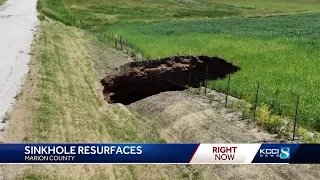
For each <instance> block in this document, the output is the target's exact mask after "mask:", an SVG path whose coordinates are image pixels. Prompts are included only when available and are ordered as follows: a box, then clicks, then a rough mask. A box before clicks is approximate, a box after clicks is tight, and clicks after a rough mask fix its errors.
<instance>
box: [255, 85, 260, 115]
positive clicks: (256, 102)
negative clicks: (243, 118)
mask: <svg viewBox="0 0 320 180" xmlns="http://www.w3.org/2000/svg"><path fill="white" fill-rule="evenodd" d="M259 89H260V84H259V81H257V91H256V98H255V103H254V111H253V119H256V112H257V107H258V97H259Z"/></svg>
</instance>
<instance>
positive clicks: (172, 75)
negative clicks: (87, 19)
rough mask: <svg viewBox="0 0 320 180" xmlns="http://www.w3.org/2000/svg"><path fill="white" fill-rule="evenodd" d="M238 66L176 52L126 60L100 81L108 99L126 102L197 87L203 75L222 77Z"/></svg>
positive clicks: (113, 101)
mask: <svg viewBox="0 0 320 180" xmlns="http://www.w3.org/2000/svg"><path fill="white" fill-rule="evenodd" d="M239 69H240V68H239V67H237V66H234V65H232V64H231V63H228V62H227V61H225V60H223V59H221V58H217V57H208V56H175V57H168V58H163V59H157V60H147V61H139V62H130V63H127V64H125V65H123V66H120V67H118V68H115V69H113V70H112V71H111V72H110V73H108V75H107V76H106V77H104V78H103V79H102V80H101V81H100V82H101V84H102V85H103V87H104V88H103V94H104V96H105V99H106V100H107V101H108V102H109V103H122V104H124V105H128V104H131V103H133V102H136V101H139V100H141V99H143V98H146V97H148V96H152V95H155V94H159V93H161V92H164V91H175V90H184V89H186V88H187V87H195V88H197V87H200V86H201V85H202V84H204V82H205V80H206V79H207V80H215V79H218V78H225V77H226V76H227V75H228V74H232V73H234V72H236V71H238V70H239Z"/></svg>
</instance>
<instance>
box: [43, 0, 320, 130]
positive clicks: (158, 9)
mask: <svg viewBox="0 0 320 180" xmlns="http://www.w3.org/2000/svg"><path fill="white" fill-rule="evenodd" d="M40 6H42V7H41V10H42V12H44V13H45V14H46V15H48V16H49V17H53V18H55V19H58V20H61V21H62V22H64V23H66V24H73V23H72V22H75V20H74V19H76V20H83V21H84V23H85V24H90V25H97V26H98V28H100V29H102V30H104V31H106V32H113V33H117V34H121V35H123V36H124V37H125V38H127V39H128V40H129V41H130V42H131V43H133V44H134V45H135V46H136V47H137V48H138V49H140V50H142V51H143V52H144V54H145V55H146V56H149V57H151V58H157V57H166V56H172V55H177V54H179V55H209V56H218V57H221V58H224V59H226V60H227V61H229V62H231V63H233V64H235V65H238V66H240V67H241V71H239V72H237V73H236V74H234V75H233V76H232V78H231V89H230V91H231V94H232V95H233V96H236V97H241V98H244V99H246V100H248V101H251V102H252V101H253V100H254V93H255V91H256V86H257V82H259V83H260V86H261V89H260V93H259V102H260V103H261V104H262V103H265V104H267V105H268V106H269V107H270V108H271V109H272V111H273V112H274V113H275V114H280V115H289V116H292V115H293V114H294V110H295V108H294V106H295V101H296V98H297V96H298V95H299V96H300V109H299V124H301V125H303V126H304V127H307V128H311V129H317V130H320V96H319V95H320V93H319V92H320V91H319V89H320V76H319V72H320V59H319V57H320V48H319V46H320V45H319V35H320V34H319V31H318V30H319V27H320V14H318V13H317V12H318V10H319V8H320V1H316V0H294V1H286V0H278V1H275V0H245V1H241V2H240V1H237V0H226V1H222V0H213V1H209V0H176V1H174V0H159V1H157V0H132V1H124V0H118V1H114V0H108V1H107V0H100V1H98V0H90V1H89V0H86V1H85V0H42V1H41V3H40ZM302 12H303V13H302ZM306 12H307V13H306ZM280 14H281V15H280ZM284 14H290V15H284ZM70 16H72V18H73V19H70ZM259 16H263V17H259ZM225 86H226V80H219V81H217V82H210V87H212V88H216V89H219V90H220V91H224V89H225Z"/></svg>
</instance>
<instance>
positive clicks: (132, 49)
mask: <svg viewBox="0 0 320 180" xmlns="http://www.w3.org/2000/svg"><path fill="white" fill-rule="evenodd" d="M72 20H73V21H75V20H74V19H72ZM79 22H80V23H77V26H78V27H80V28H82V29H84V30H86V31H88V32H89V33H91V34H92V35H94V36H95V37H96V38H97V39H98V40H99V41H100V42H103V43H108V44H110V45H111V46H112V47H114V48H115V49H117V50H119V51H123V52H124V53H126V54H128V55H129V56H130V57H132V58H133V60H135V61H139V60H145V59H148V58H149V57H145V54H144V52H143V51H142V50H141V49H139V48H137V47H136V46H135V45H134V44H133V43H130V42H129V40H128V39H127V38H125V37H124V36H123V35H119V34H116V33H113V32H107V31H105V30H104V29H101V28H100V29H99V28H97V27H95V26H90V25H88V24H83V21H79ZM196 73H198V74H196ZM194 74H196V75H197V77H198V76H205V78H204V82H203V83H200V87H201V86H202V85H201V84H203V85H204V89H205V90H204V95H207V89H208V88H210V89H214V90H217V91H219V92H222V93H224V94H225V95H226V96H225V104H224V107H225V108H227V107H228V97H229V95H230V90H231V89H230V87H231V83H232V78H231V75H229V76H228V81H227V84H226V85H225V87H221V86H220V87H216V86H215V84H213V85H212V86H211V87H208V79H218V78H219V77H217V76H215V75H212V74H208V70H207V69H206V72H205V73H201V72H193V71H192V70H191V71H190V79H192V75H194ZM153 76H154V78H158V80H161V81H167V82H170V83H172V84H175V85H177V86H181V87H185V84H177V83H176V82H172V81H170V80H169V79H163V78H162V77H159V76H156V75H153ZM189 87H191V86H190V82H189ZM260 92H261V84H260V83H259V82H257V84H256V91H255V93H254V100H253V102H251V104H252V108H251V109H250V110H251V112H252V118H253V119H255V120H256V119H257V108H258V107H259V105H260V103H259V93H260ZM238 98H240V97H238ZM299 99H300V97H299V96H297V97H296V102H294V103H295V105H294V107H295V109H294V113H293V114H294V117H293V122H292V124H293V127H292V140H296V132H297V128H298V122H299V103H300V101H299ZM278 113H279V112H278ZM282 113H283V112H280V113H279V115H281V116H282V115H283V114H282Z"/></svg>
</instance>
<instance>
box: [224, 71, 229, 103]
mask: <svg viewBox="0 0 320 180" xmlns="http://www.w3.org/2000/svg"><path fill="white" fill-rule="evenodd" d="M229 88H230V75H229V78H228V86H227V90H226V101H225V104H224V107H225V108H227V103H228V93H229Z"/></svg>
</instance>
